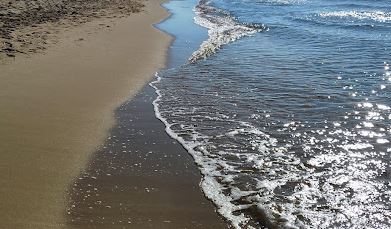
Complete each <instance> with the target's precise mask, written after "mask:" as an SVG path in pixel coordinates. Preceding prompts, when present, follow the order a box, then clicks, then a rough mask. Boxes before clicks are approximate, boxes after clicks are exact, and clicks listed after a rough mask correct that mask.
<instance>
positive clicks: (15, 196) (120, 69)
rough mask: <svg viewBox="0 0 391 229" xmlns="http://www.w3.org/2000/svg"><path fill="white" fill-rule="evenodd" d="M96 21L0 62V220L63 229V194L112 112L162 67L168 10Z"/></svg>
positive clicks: (154, 4) (154, 8)
mask: <svg viewBox="0 0 391 229" xmlns="http://www.w3.org/2000/svg"><path fill="white" fill-rule="evenodd" d="M145 4H146V6H145V8H144V9H143V10H144V11H143V12H140V13H137V14H132V15H130V16H127V17H120V18H101V19H97V20H92V21H90V22H87V23H84V24H82V25H80V26H78V27H76V28H73V27H72V28H67V30H66V31H61V30H60V31H59V32H58V33H57V37H58V38H59V39H58V41H57V42H56V44H55V45H53V46H51V47H50V48H48V49H47V50H46V51H45V52H43V53H38V54H34V55H31V56H17V57H16V58H15V59H14V60H12V61H8V62H7V63H3V64H1V65H0V117H1V118H0V126H1V128H0V150H1V154H0V203H1V205H0V222H1V227H3V228H64V227H65V228H66V225H67V224H66V222H67V218H66V217H64V216H65V209H66V206H67V205H68V203H67V193H66V190H67V189H68V187H69V184H70V183H71V182H72V181H73V180H74V179H75V177H77V176H78V175H79V174H80V172H81V171H82V170H83V168H85V165H86V164H87V162H88V161H89V158H90V156H91V154H92V152H94V151H95V150H96V149H97V148H98V146H100V145H101V144H102V142H104V139H105V137H106V136H107V133H108V130H109V129H110V127H112V126H113V125H114V124H115V119H114V116H113V110H115V108H116V107H118V106H119V105H120V104H122V103H123V102H124V101H126V99H128V98H130V97H131V96H132V95H134V94H135V93H136V92H137V91H138V90H139V89H141V88H142V87H143V86H144V85H145V84H146V83H147V82H148V81H149V80H150V79H151V78H152V77H153V75H154V72H155V71H156V70H157V69H159V68H161V67H163V66H164V62H165V55H166V50H167V47H168V45H169V43H170V40H171V38H170V37H169V36H168V35H166V34H164V33H162V32H160V31H158V30H156V29H155V28H154V27H153V26H152V24H153V23H157V22H158V21H160V20H162V19H163V18H165V17H166V16H168V13H167V12H166V11H165V10H164V9H162V8H161V7H160V2H158V1H148V2H145Z"/></svg>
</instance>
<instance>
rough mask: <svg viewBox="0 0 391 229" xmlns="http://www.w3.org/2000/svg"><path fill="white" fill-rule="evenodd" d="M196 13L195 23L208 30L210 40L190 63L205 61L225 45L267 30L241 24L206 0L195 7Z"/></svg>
mask: <svg viewBox="0 0 391 229" xmlns="http://www.w3.org/2000/svg"><path fill="white" fill-rule="evenodd" d="M195 13H196V17H195V18H194V21H195V23H197V24H198V25H201V26H203V27H205V28H207V29H208V35H209V38H208V40H206V41H204V42H203V43H202V44H201V46H200V48H199V49H198V50H197V51H195V52H194V53H193V55H192V56H191V57H190V58H189V62H195V61H197V60H199V59H204V58H206V57H208V56H210V55H212V54H214V53H216V52H217V50H219V49H220V48H221V46H223V45H225V44H228V43H231V42H233V41H235V40H237V39H239V38H241V37H245V36H250V35H253V34H255V33H257V32H260V31H263V30H266V29H267V28H266V27H265V26H264V25H262V24H246V23H240V22H238V21H237V20H236V19H235V18H234V17H232V16H231V15H230V14H229V13H227V12H225V11H223V10H221V9H218V8H215V7H213V6H211V5H210V4H209V2H208V1H204V0H202V1H200V3H199V4H198V5H197V6H196V7H195Z"/></svg>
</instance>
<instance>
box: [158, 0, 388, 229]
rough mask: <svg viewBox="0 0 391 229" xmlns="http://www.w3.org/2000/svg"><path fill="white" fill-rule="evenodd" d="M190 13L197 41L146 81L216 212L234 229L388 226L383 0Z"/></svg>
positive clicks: (266, 0)
mask: <svg viewBox="0 0 391 229" xmlns="http://www.w3.org/2000/svg"><path fill="white" fill-rule="evenodd" d="M179 11H180V10H179ZM194 15H195V16H194V19H193V21H191V23H195V24H197V25H199V26H201V27H200V29H199V31H197V32H196V33H198V34H201V33H202V32H205V36H204V37H203V36H202V35H198V36H190V37H194V39H195V40H197V39H198V40H199V39H200V38H202V39H203V40H201V41H199V42H198V43H200V45H199V46H198V45H197V46H196V48H195V49H194V50H192V51H191V52H189V50H187V51H186V52H183V53H182V59H183V63H182V64H177V65H176V66H175V67H173V68H170V69H167V70H164V71H162V72H159V73H158V74H157V80H156V81H155V82H153V83H152V84H151V85H152V86H153V87H154V88H155V89H156V92H157V94H158V97H157V99H156V100H155V102H154V106H155V111H156V114H157V117H158V118H160V119H161V120H162V121H163V122H164V123H165V125H166V127H167V132H168V133H169V134H170V135H171V136H172V137H174V138H175V139H177V140H178V141H179V142H180V143H181V144H182V145H183V146H184V147H185V148H186V149H187V150H188V151H189V153H190V154H191V155H192V156H193V157H194V160H195V162H196V164H197V165H198V167H199V169H200V171H201V173H202V175H203V180H202V181H201V184H200V185H201V187H202V189H203V191H204V193H205V195H206V196H207V197H208V198H209V199H210V200H211V201H212V202H213V203H214V204H215V205H216V207H217V210H218V212H219V213H220V214H221V215H222V216H223V217H224V218H226V219H227V221H229V222H230V224H231V225H232V226H233V227H234V228H266V227H267V228H390V227H391V200H390V197H391V168H390V159H391V156H390V155H391V143H390V141H391V69H390V65H391V49H390V48H391V2H389V1H388V0H376V1H374V0H211V1H207V0H201V1H200V2H199V3H197V4H196V6H195V7H194ZM174 17H175V12H174ZM187 23H189V22H187ZM201 28H202V29H201ZM206 31H207V32H206ZM206 33H207V36H206ZM178 39H180V37H178ZM188 42H190V43H191V40H188ZM193 43H194V42H193ZM193 46H194V44H193ZM193 46H192V47H193ZM177 50H178V49H177Z"/></svg>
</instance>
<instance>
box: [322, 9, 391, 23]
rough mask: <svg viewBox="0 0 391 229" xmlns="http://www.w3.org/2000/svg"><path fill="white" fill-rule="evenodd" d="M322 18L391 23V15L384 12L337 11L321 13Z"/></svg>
mask: <svg viewBox="0 0 391 229" xmlns="http://www.w3.org/2000/svg"><path fill="white" fill-rule="evenodd" d="M319 16H321V17H336V18H351V19H359V20H373V21H377V22H389V21H391V13H387V12H383V11H373V12H360V11H353V10H352V11H335V12H324V13H320V14H319Z"/></svg>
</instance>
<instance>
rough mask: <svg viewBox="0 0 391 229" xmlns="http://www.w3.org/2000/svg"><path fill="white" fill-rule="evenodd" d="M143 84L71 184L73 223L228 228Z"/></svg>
mask: <svg viewBox="0 0 391 229" xmlns="http://www.w3.org/2000/svg"><path fill="white" fill-rule="evenodd" d="M155 97H156V95H155V91H154V90H153V89H152V88H151V87H148V86H147V87H145V88H144V89H143V90H142V92H141V93H140V94H139V95H137V96H136V97H135V98H134V99H132V100H131V101H128V102H126V103H124V104H123V105H121V106H120V107H119V108H118V109H117V110H116V113H115V114H116V120H118V122H117V125H115V126H114V127H113V128H112V130H111V132H110V135H109V137H108V138H107V139H106V142H105V145H104V146H103V147H102V148H100V149H99V150H98V151H97V152H96V153H95V154H94V156H93V157H92V159H91V161H90V163H89V165H88V167H87V168H86V169H85V170H84V171H83V172H82V173H81V174H80V176H79V177H78V178H77V179H76V180H75V182H74V183H73V184H72V185H71V186H70V187H69V206H68V209H67V223H68V225H69V228H74V229H84V228H102V229H104V228H167V229H172V228H202V229H206V228H211V229H212V228H213V229H218V228H228V225H227V224H226V223H225V222H224V221H223V220H222V219H221V217H220V216H219V215H218V214H217V213H216V212H215V209H214V206H213V205H212V203H211V202H210V201H208V200H207V199H206V198H205V197H204V196H203V194H202V192H201V191H200V187H199V185H198V184H199V182H200V180H201V175H200V173H199V170H198V168H197V167H196V166H195V164H194V161H193V158H191V156H190V155H189V154H188V152H187V151H186V150H185V149H183V147H182V146H181V145H180V144H179V143H177V142H176V141H175V140H173V139H171V138H170V137H169V136H168V135H167V134H166V133H165V130H164V124H163V123H161V122H160V121H159V120H158V119H156V117H155V114H154V112H153V106H152V100H153V99H155Z"/></svg>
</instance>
